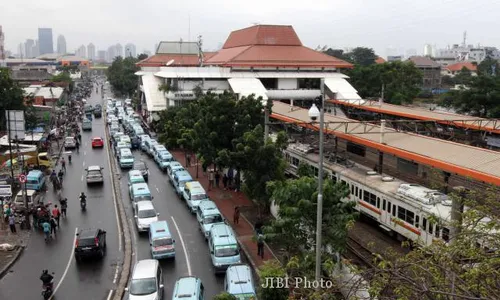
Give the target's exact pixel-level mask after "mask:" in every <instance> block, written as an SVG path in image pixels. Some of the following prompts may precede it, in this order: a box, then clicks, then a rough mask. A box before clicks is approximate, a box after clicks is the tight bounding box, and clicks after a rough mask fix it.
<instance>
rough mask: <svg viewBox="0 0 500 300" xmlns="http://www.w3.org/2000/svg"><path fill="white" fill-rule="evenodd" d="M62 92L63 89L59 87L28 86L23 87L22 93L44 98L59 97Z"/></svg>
mask: <svg viewBox="0 0 500 300" xmlns="http://www.w3.org/2000/svg"><path fill="white" fill-rule="evenodd" d="M63 92H64V89H63V88H60V87H40V86H29V87H27V88H24V93H25V94H26V95H30V94H31V95H33V96H34V97H43V98H45V99H59V98H61V95H62V93H63Z"/></svg>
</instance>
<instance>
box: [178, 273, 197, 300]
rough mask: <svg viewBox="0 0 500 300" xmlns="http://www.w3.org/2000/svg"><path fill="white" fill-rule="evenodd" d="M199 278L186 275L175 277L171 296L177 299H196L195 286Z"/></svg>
mask: <svg viewBox="0 0 500 300" xmlns="http://www.w3.org/2000/svg"><path fill="white" fill-rule="evenodd" d="M200 281H201V280H200V279H199V278H196V277H194V276H186V277H181V278H179V279H177V281H176V282H175V287H174V294H173V297H175V298H177V299H198V295H197V294H196V292H198V290H197V288H198V285H199V284H200Z"/></svg>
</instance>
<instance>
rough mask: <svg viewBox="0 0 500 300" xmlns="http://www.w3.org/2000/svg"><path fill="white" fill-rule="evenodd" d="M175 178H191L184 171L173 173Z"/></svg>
mask: <svg viewBox="0 0 500 300" xmlns="http://www.w3.org/2000/svg"><path fill="white" fill-rule="evenodd" d="M175 176H177V178H179V179H185V178H192V177H191V175H190V174H189V172H188V171H186V170H181V171H177V172H175Z"/></svg>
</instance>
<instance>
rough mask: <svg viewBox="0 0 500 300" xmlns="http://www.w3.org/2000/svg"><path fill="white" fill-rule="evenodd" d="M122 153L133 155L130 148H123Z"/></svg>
mask: <svg viewBox="0 0 500 300" xmlns="http://www.w3.org/2000/svg"><path fill="white" fill-rule="evenodd" d="M120 153H121V154H129V153H130V154H132V151H130V149H129V148H121V149H120Z"/></svg>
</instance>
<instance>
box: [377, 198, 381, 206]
mask: <svg viewBox="0 0 500 300" xmlns="http://www.w3.org/2000/svg"><path fill="white" fill-rule="evenodd" d="M377 208H380V198H379V197H377Z"/></svg>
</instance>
